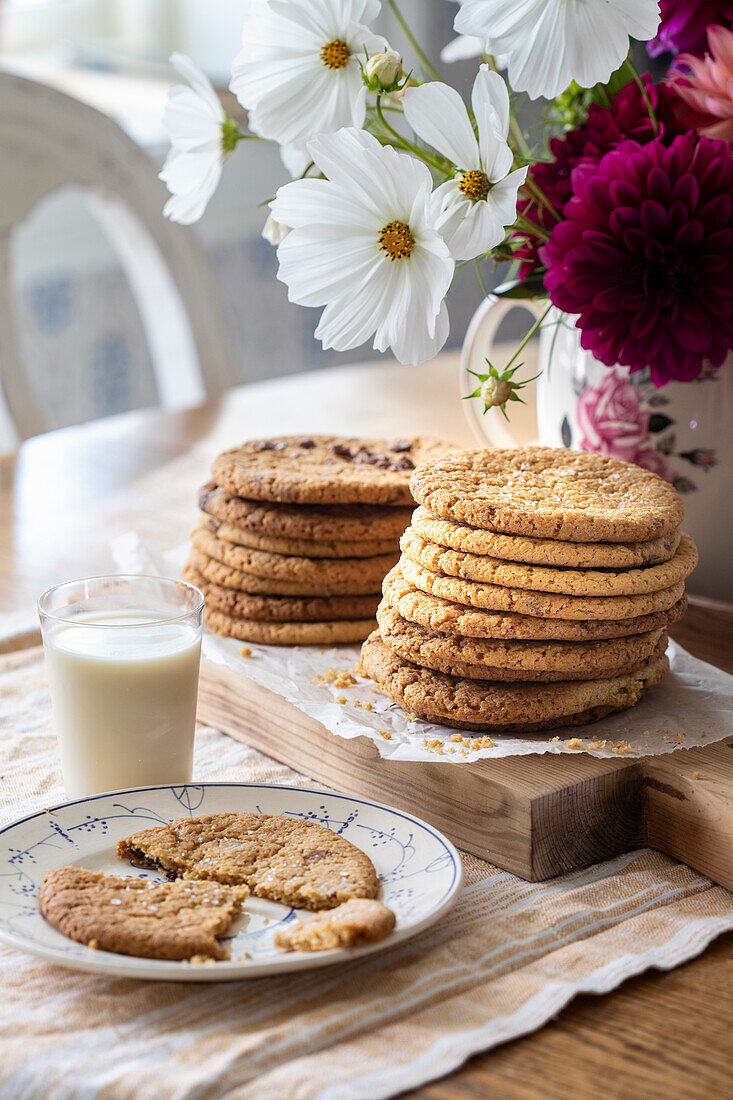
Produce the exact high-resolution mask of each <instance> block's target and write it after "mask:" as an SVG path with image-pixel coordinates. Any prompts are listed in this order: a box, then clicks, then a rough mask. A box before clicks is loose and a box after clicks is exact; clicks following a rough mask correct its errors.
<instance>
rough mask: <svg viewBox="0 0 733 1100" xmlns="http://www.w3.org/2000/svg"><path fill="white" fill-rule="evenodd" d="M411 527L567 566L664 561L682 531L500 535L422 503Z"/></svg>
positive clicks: (477, 549)
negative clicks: (624, 538) (623, 536)
mask: <svg viewBox="0 0 733 1100" xmlns="http://www.w3.org/2000/svg"><path fill="white" fill-rule="evenodd" d="M411 526H412V530H413V531H414V532H415V534H417V535H420V536H421V537H422V538H424V539H426V540H427V541H428V542H436V543H438V545H439V546H445V547H448V548H450V549H451V550H463V551H465V552H466V553H468V554H482V555H483V554H486V555H487V556H488V557H491V558H503V559H504V560H505V561H522V562H526V563H527V564H528V565H556V566H560V567H565V568H570V569H634V568H635V567H638V566H640V565H657V564H658V563H659V562H663V561H669V559H670V558H673V557H674V555H675V553H676V552H677V547H678V546H679V544H680V539H681V537H682V534H681V532H680V531H673V532H672V534H670V535H663V536H661V537H660V538H657V539H650V540H649V541H648V542H567V541H566V542H561V541H560V540H559V539H541V538H532V537H531V536H530V535H502V534H500V533H499V532H498V531H487V530H485V529H483V528H481V527H471V526H469V525H468V524H467V523H459V522H458V521H457V520H454V519H443V518H442V517H441V516H436V515H435V514H434V513H433V512H430V511H429V510H428V509H427V508H422V507H420V508H416V509H415V512H414V514H413V516H412V523H411Z"/></svg>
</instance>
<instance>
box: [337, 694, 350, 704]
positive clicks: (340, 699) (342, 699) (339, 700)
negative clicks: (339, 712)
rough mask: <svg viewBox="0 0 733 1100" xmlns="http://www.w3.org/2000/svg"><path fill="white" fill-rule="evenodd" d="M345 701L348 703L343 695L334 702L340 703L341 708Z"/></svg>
mask: <svg viewBox="0 0 733 1100" xmlns="http://www.w3.org/2000/svg"><path fill="white" fill-rule="evenodd" d="M347 701H348V700H347V699H346V696H345V695H339V697H338V699H337V700H336V702H337V703H341V705H342V706H343V704H344V703H346V702H347Z"/></svg>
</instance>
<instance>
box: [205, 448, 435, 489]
mask: <svg viewBox="0 0 733 1100" xmlns="http://www.w3.org/2000/svg"><path fill="white" fill-rule="evenodd" d="M447 449H448V448H447V447H446V444H445V443H442V442H440V441H439V440H435V439H426V438H420V437H417V438H412V439H396V440H388V439H353V438H346V437H342V436H333V435H318V436H312V437H308V438H304V437H303V436H296V435H290V436H279V437H276V438H273V439H257V440H250V441H249V442H248V443H243V444H242V445H241V446H240V447H235V448H234V449H233V450H231V451H226V452H224V454H221V455H219V457H218V458H217V459H216V460H215V462H214V465H213V466H212V470H211V474H212V478H213V480H214V481H215V482H216V484H217V485H219V486H220V487H221V488H223V489H226V490H228V491H229V492H230V493H235V494H236V495H237V496H240V497H246V498H247V499H249V500H270V501H277V502H280V503H296V504H318V505H322V504H355V503H359V504H379V505H382V506H385V505H409V504H411V503H412V495H411V493H410V474H411V472H412V471H413V470H414V469H415V467H416V466H418V465H419V464H420V463H421V462H424V461H425V460H426V459H429V458H434V457H436V456H438V455H442V454H444V453H445V452H446V450H447Z"/></svg>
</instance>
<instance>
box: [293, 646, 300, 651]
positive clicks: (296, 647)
mask: <svg viewBox="0 0 733 1100" xmlns="http://www.w3.org/2000/svg"><path fill="white" fill-rule="evenodd" d="M293 649H294V650H295V652H296V653H300V646H299V645H294V646H293Z"/></svg>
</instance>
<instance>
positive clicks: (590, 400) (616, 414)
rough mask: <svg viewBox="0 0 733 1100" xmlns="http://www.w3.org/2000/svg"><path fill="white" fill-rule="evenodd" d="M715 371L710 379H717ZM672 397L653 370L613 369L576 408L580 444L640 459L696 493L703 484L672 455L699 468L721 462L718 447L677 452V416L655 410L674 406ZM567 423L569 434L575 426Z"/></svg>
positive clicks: (627, 459)
mask: <svg viewBox="0 0 733 1100" xmlns="http://www.w3.org/2000/svg"><path fill="white" fill-rule="evenodd" d="M714 377H715V374H714V372H713V373H711V374H709V375H708V376H707V379H706V380H712V379H714ZM668 403H669V402H668V400H667V398H666V397H665V396H664V394H663V393H660V392H659V390H658V389H656V387H654V386H653V384H652V383H651V380H650V378H649V377H648V371H642V372H639V373H638V374H636V375H634V376H633V377H632V378H630V377H629V376H628V375H626V374H625V373H622V372H620V371H617V370H613V369H611V370H608V372H607V373H606V375H605V377H604V378H603V379H602V381H601V382H600V384H599V385H597V386H591V385H586V386H585V388H584V389H583V390H582V392H581V393H580V395H579V397H578V399H577V404H576V408H575V422H576V426H577V430H578V433H579V434H578V438H577V440H576V444H575V445H576V446H578V447H580V448H582V449H583V450H585V451H595V452H596V453H597V454H605V455H612V456H613V457H614V458H621V459H623V460H624V461H625V462H634V463H636V465H637V466H643V467H644V468H645V469H647V470H651V471H652V472H653V473H655V474H659V475H660V477H663V478H665V480H666V481H669V482H671V483H672V484H673V485H674V486H675V488H676V489H677V490H678V491H679V492H693V491H694V490H695V489H696V488H697V485H696V483H695V482H694V481H692V480H691V479H690V478H689V477H685V476H684V475H681V474H679V473H678V472H677V471H676V470H675V469H674V468H673V466H672V465H671V464H670V459H674V458H677V459H682V460H683V461H684V462H687V463H689V464H690V465H691V466H694V467H697V468H698V469H704V470H705V471H707V470H709V469H710V468H711V467H713V466H716V465H717V461H718V460H717V457H716V453H715V451H714V450H711V449H706V448H695V449H694V450H690V451H676V450H675V431H674V424H675V422H674V420H673V419H671V418H670V417H669V416H667V415H666V414H665V413H664V412H658V411H655V410H657V409H660V408H663V407H664V406H666V405H667V404H668ZM566 425H567V421H565V422H564V423H563V429H564V430H563V438H565V436H566V435H567V434H568V431H569V425H567V428H566Z"/></svg>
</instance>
